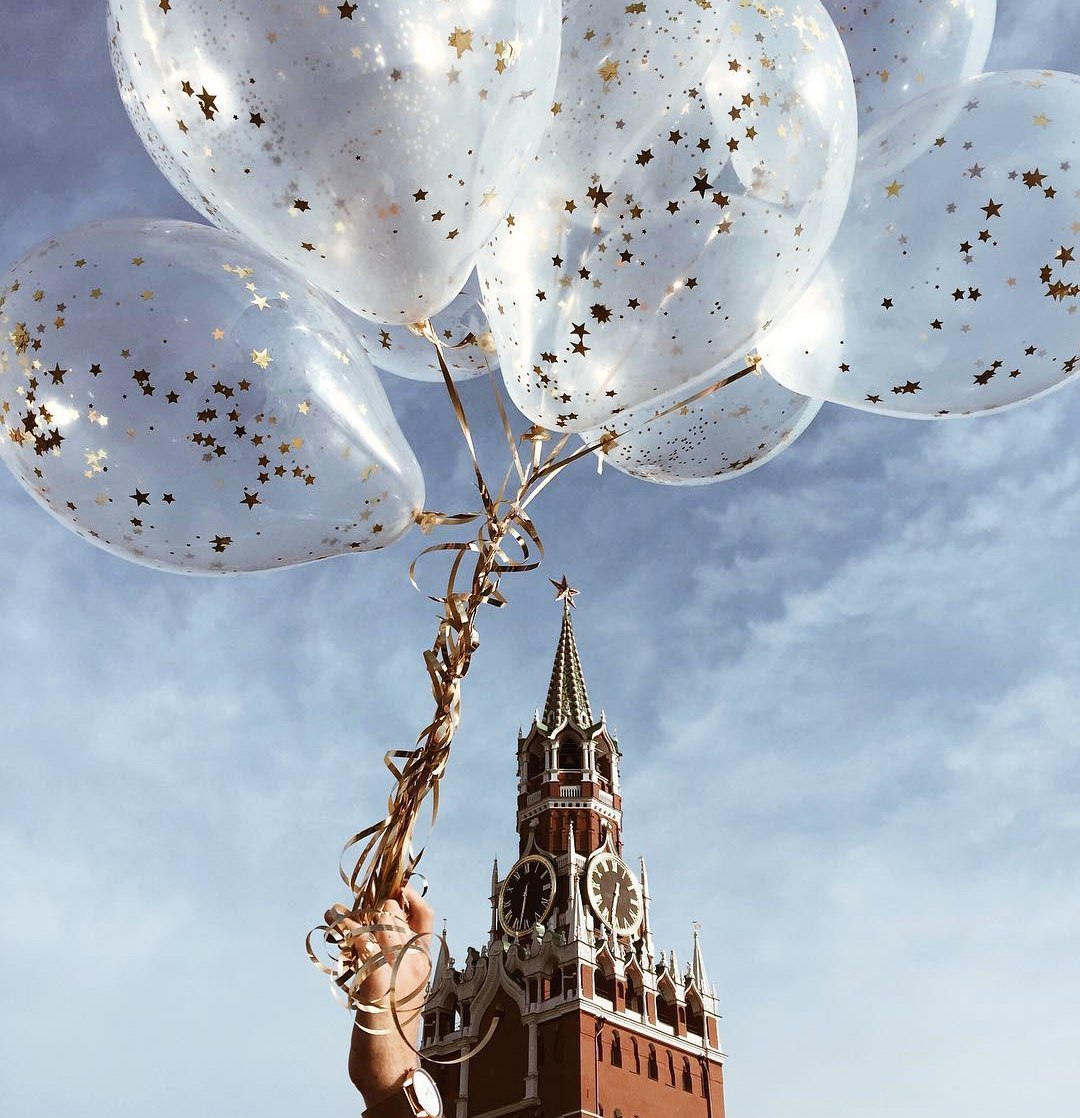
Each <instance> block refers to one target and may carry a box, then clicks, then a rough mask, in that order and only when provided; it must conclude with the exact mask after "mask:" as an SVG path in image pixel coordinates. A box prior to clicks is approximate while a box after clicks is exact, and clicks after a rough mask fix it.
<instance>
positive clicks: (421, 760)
mask: <svg viewBox="0 0 1080 1118" xmlns="http://www.w3.org/2000/svg"><path fill="white" fill-rule="evenodd" d="M410 329H412V330H413V331H414V333H417V334H419V335H420V336H422V337H425V338H427V340H428V341H430V342H431V344H432V345H433V346H434V348H435V353H436V356H437V358H438V362H439V368H440V370H441V372H442V376H443V382H444V383H445V386H446V390H447V394H448V395H449V398H450V403H451V406H452V408H453V410H454V415H455V417H456V418H457V422H458V427H459V429H460V431H461V434H462V437H463V438H464V441H465V446H466V448H467V450H468V453H469V457H470V460H471V462H472V467H473V475H474V482H475V485H476V490H477V493H478V494H479V497H480V502H481V505H482V506H483V507H482V509H481V510H480V511H478V512H471V513H441V512H433V511H424V512H420V513H417V514H416V517H415V520H416V522H417V524H418V525H419V527H420V530H421V531H422V532H424V533H425V534H428V533H430V532H432V531H433V530H434V529H435V528H440V527H457V526H462V525H466V524H476V525H477V529H476V533H475V535H474V536H473V537H472V538H471V539H469V540H464V541H456V542H448V543H437V544H432V545H431V546H430V547H426V548H424V550H423V551H421V552H420V554H419V555H418V556H417V557H416V559H415V560H414V561H413V562H412V564H411V565H410V567H409V580H410V582H411V583H412V584H413V586H414V587H415V588H416V589H417V590H420V586H419V583H418V582H417V568H418V565H419V563H420V561H421V560H422V559H424V558H425V557H429V556H433V555H438V554H443V553H445V555H446V557H448V558H449V559H450V569H449V574H448V577H447V580H446V585H445V591H444V592H443V593H442V594H439V595H431V594H429V595H428V597H429V598H430V600H431V601H433V602H435V603H436V604H437V605H439V606H440V607H441V610H442V615H441V617H440V619H439V627H438V631H437V633H436V636H435V640H434V642H433V643H432V646H431V648H429V649H428V650H427V651H426V652H425V653H424V663H425V666H426V667H427V672H428V678H429V681H430V683H431V693H432V697H433V698H434V700H435V713H434V716H433V717H432V720H431V722H429V723H428V725H427V726H425V727H424V729H423V730H422V731H421V732H420V734H419V735H418V736H417V739H416V748H415V749H411V750H391V751H389V752H387V753H386V754H385V756H384V758H383V761H384V764H385V765H386V767H387V769H388V770H389V771H390V774H391V775H392V776H393V778H394V787H393V789H392V791H391V793H390V795H389V797H388V799H387V807H386V814H385V815H384V816H383V818H382V819H381V820H379V822H377V823H374V824H372V825H371V826H370V827H367V828H365V829H364V830H362V831H360V832H358V833H357V834H355V835H353V836H352V837H351V838H350V839H349V840H348V842H346V843H345V846H344V847H343V849H342V852H341V861H340V863H339V874H340V877H341V880H342V882H343V883H344V884H345V885H346V886H347V887H348V889H349V891H350V893H351V894H352V898H353V904H352V906H351V907H348V908H346V907H345V906H344V905H341V904H335V905H333V906H332V907H331V908H330V909H329V910H328V911H327V913H326V922H325V923H324V924H320V925H319V926H318V927H316V928H314V929H312V931H311V932H309V933H308V936H307V941H306V946H307V953H308V957H309V959H310V960H311V962H312V963H313V964H314V965H315V966H316V967H318V968H319V970H321V971H322V972H323V973H324V974H326V975H327V976H328V977H329V978H330V979H331V981H332V984H333V989H334V993H335V996H337V997H338V999H339V1000H344V1004H345V1005H346V1006H347V1007H348V1008H349V1009H351V1010H353V1011H354V1012H355V1014H356V1027H357V1028H360V1029H363V1030H364V1031H365V1032H371V1033H374V1034H379V1035H385V1034H388V1033H389V1032H390V1030H389V1029H373V1028H371V1027H370V1026H367V1025H365V1024H363V1023H362V1017H363V1016H369V1015H373V1014H376V1013H381V1012H384V1011H385V1009H386V1006H383V1005H379V1004H376V1003H371V1002H367V1001H365V1000H364V998H363V997H362V996H361V995H360V993H359V991H360V990H361V989H362V988H363V986H364V984H365V982H366V980H367V979H368V978H369V977H370V976H371V975H372V974H374V973H375V972H376V971H377V970H378V969H379V968H380V967H383V966H387V965H389V966H390V967H391V975H390V982H389V1009H390V1013H391V1018H392V1021H393V1026H394V1029H395V1030H396V1031H397V1032H398V1034H399V1035H400V1036H401V1038H402V1040H403V1041H404V1042H405V1043H406V1044H408V1046H409V1047H410V1048H411V1049H412V1050H413V1051H414V1052H416V1053H417V1054H418V1055H419V1052H418V1051H417V1049H416V1048H415V1046H414V1045H413V1044H412V1042H411V1041H410V1040H409V1038H408V1036H406V1034H405V1032H404V1028H403V1025H402V1021H401V1016H400V1010H401V1006H402V1004H407V1003H410V1002H411V1001H412V1000H413V998H415V997H416V996H417V995H418V994H419V993H420V992H421V989H422V987H420V988H418V989H416V990H414V991H411V992H410V993H409V994H408V995H405V996H402V995H401V994H399V992H398V991H397V978H398V973H399V968H400V966H401V961H402V959H403V958H404V957H405V954H406V953H407V952H408V951H414V950H422V948H421V947H420V946H419V941H420V940H422V939H424V938H426V935H427V933H424V934H418V935H415V936H413V937H412V938H411V939H410V940H409V941H408V942H407V943H406V944H405V945H404V946H402V947H401V949H400V950H398V952H397V954H396V957H395V958H394V959H390V958H388V957H387V955H386V953H385V952H384V951H383V950H382V949H381V948H379V947H378V946H377V944H376V943H375V940H374V935H375V933H377V932H384V931H387V930H391V926H388V925H385V924H381V923H379V922H378V920H377V919H376V917H377V915H378V913H379V912H380V911H381V910H382V908H383V906H384V904H385V903H386V901H387V900H389V899H391V898H397V897H400V896H401V894H402V890H403V888H404V885H405V882H406V881H407V880H408V879H409V877H410V876H411V875H412V874H414V873H415V872H416V867H417V865H418V864H419V862H420V860H421V858H422V857H423V854H424V850H423V849H421V850H419V851H416V850H414V848H413V844H412V840H413V833H414V830H415V827H416V822H417V820H418V819H419V818H420V815H421V812H422V811H423V809H424V805H425V804H426V802H427V801H428V799H429V797H430V800H431V822H430V827H431V828H434V826H435V822H436V820H437V819H438V815H439V784H440V782H441V780H442V778H443V776H444V775H445V773H446V766H447V764H448V763H449V759H450V748H451V743H452V742H453V739H454V734H455V733H456V731H457V728H458V726H459V725H460V722H461V685H462V680H463V679H464V678H465V675H466V673H467V672H468V670H469V665H470V663H471V661H472V656H473V653H474V652H475V651H476V649H477V647H478V646H479V643H480V638H479V634H478V632H477V627H476V617H477V613H478V611H479V609H480V607H481V606H483V605H490V606H495V607H501V606H504V605H505V604H506V598H505V597H504V595H503V593H502V591H501V589H500V582H501V579H502V577H503V575H507V574H517V573H519V572H522V571H531V570H535V569H536V568H537V567H538V566H539V565H540V562H541V560H542V558H543V554H544V546H543V543H542V542H541V540H540V535H539V532H538V531H537V528H536V525H535V524H534V523H533V521H532V519H531V518H530V516H529V514H528V512H527V509H528V506H529V505H530V504H531V503H532V501H534V500H535V499H536V497H538V496H539V495H540V493H541V492H543V490H544V489H545V488H547V486H548V485H549V484H550V483H551V482H552V481H554V480H555V478H556V477H558V476H559V474H561V473H562V472H563V470H565V469H566V468H567V467H568V466H570V465H572V464H573V463H574V462H577V461H578V460H579V459H581V458H584V457H586V456H587V455H590V454H594V453H597V452H599V453H601V454H607V453H609V452H610V450H611V448H612V447H613V446H614V445H615V444H616V443H617V442H618V441H619V439H620V438H622V437H624V436H625V435H626V434H628V433H630V432H629V431H626V432H623V433H622V434H617V433H615V432H614V431H605V432H604V433H603V435H602V436H601V437H600V438H599V439H598V440H597V441H596V442H593V443H590V444H588V445H586V446H584V447H582V448H581V449H578V450H576V451H573V452H572V453H570V454H564V451H565V450H566V447H567V444H568V442H569V440H570V436H569V435H563V436H561V437H559V438H558V439H557V440H556V441H555V443H554V445H553V446H552V447H551V448H550V449H549V450H547V452H546V453H545V450H544V448H545V444H546V443H548V442H550V441H551V438H552V436H551V434H550V433H549V432H548V431H546V430H544V429H543V428H542V427H537V426H533V427H532V428H530V429H529V430H528V431H527V432H525V434H524V435H522V436H521V439H520V441H521V442H522V443H531V453H530V455H529V456H528V461H527V462H523V461H522V456H521V455H520V454H519V452H518V441H519V440H518V439H517V438H515V435H514V432H513V430H512V427H511V424H510V420H509V417H508V415H507V411H506V407H505V405H504V402H503V398H502V394H501V393H500V391H499V388H498V383H497V381H496V379H495V377H494V375H492V377H491V384H492V389H493V391H494V393H495V400H496V404H497V407H498V412H499V417H500V422H501V424H502V427H503V432H504V435H505V437H506V442H507V445H508V447H509V450H510V459H511V462H510V466H509V468H508V470H507V474H506V477H505V479H504V481H503V483H502V485H501V486H500V488H499V490H498V492H497V494H496V495H494V496H493V495H492V492H491V488H490V486H489V485H488V483H487V481H486V479H485V476H484V472H483V470H482V468H481V466H480V461H479V458H478V456H477V453H476V446H475V443H474V440H473V436H472V430H471V428H470V426H469V420H468V416H467V415H466V412H465V407H464V405H463V404H462V401H461V397H460V394H459V393H458V389H457V385H456V384H455V383H454V379H453V377H452V376H451V374H450V369H449V367H448V366H447V363H446V358H445V357H444V356H443V348H444V347H443V345H442V343H441V342H440V341H439V339H438V337H437V336H436V334H435V332H434V330H433V329H432V327H431V324H430V322H423V323H418V324H416V325H415V326H413V327H410ZM470 337H471V335H470ZM466 344H469V338H466V339H465V340H464V341H462V342H459V343H458V345H457V346H455V347H450V348H459V347H460V346H462V345H466ZM747 360H748V364H747V366H746V367H745V368H743V369H741V370H740V371H738V372H736V373H732V374H730V375H729V376H727V377H723V378H721V379H720V380H717V381H714V382H713V383H711V384H709V385H708V386H707V387H705V388H703V389H701V390H700V391H698V392H695V393H694V394H693V395H691V396H688V397H687V398H686V399H683V400H679V401H678V402H677V403H675V404H672V405H671V406H670V407H668V408H666V409H664V410H663V411H660V412H658V413H656V414H655V415H653V416H651V417H650V419H649V420H648V421H647V422H652V421H653V420H655V419H661V418H663V417H664V416H666V415H670V414H671V413H672V412H674V411H677V410H679V409H680V408H683V407H686V406H688V405H690V404H693V403H695V402H697V401H698V400H701V399H704V398H705V397H706V396H709V395H711V394H712V393H714V392H717V391H720V390H721V389H723V388H725V387H727V386H728V385H730V384H733V383H735V382H736V381H738V380H740V379H741V378H742V377H745V376H748V375H750V374H759V370H758V365H759V364H760V358H757V357H756V356H755V357H750V358H748V359H747ZM635 430H636V428H635ZM515 475H516V477H517V482H518V484H517V486H516V488H515V489H514V491H513V496H512V497H510V496H508V493H509V492H510V488H511V480H512V479H513V478H514V476H515ZM467 560H471V561H472V569H471V572H469V574H468V578H467V581H466V571H467V570H468V567H467ZM347 857H348V858H350V859H351V861H352V865H351V868H346V861H345V860H346V858H347ZM399 930H400V929H399ZM319 935H321V936H322V938H323V939H324V941H325V942H326V944H327V945H328V948H329V951H330V961H329V962H324V961H323V960H322V959H321V958H320V957H319V954H318V952H317V951H316V950H315V947H314V940H315V937H316V936H319ZM434 938H436V939H438V940H440V941H441V942H442V943H443V945H444V946H445V947H446V949H447V953H448V954H449V948H448V946H447V945H446V941H445V938H444V937H443V936H435V937H434ZM373 947H374V950H373V949H372V948H373ZM425 985H426V983H425ZM422 1012H423V1005H422V1004H421V1006H420V1007H419V1008H418V1009H417V1010H416V1012H415V1013H414V1014H413V1015H412V1016H411V1017H410V1018H409V1019H408V1021H406V1022H405V1024H406V1025H407V1024H410V1023H411V1022H412V1021H415V1020H416V1017H417V1015H418V1014H420V1013H422ZM499 1019H500V1015H498V1014H496V1015H495V1016H494V1018H493V1019H492V1022H491V1024H490V1026H489V1028H488V1029H487V1031H486V1033H485V1035H484V1037H483V1038H482V1039H481V1040H480V1041H479V1043H478V1044H477V1045H475V1046H474V1047H473V1048H471V1049H470V1050H469V1051H468V1052H467V1053H466V1054H465V1055H463V1056H461V1057H460V1058H456V1059H452V1060H433V1061H431V1062H434V1063H445V1064H455V1063H462V1062H464V1061H465V1060H468V1059H471V1058H472V1057H473V1056H475V1055H476V1054H477V1053H478V1052H479V1051H480V1050H481V1049H482V1048H484V1047H485V1046H486V1045H487V1043H488V1041H489V1040H490V1039H491V1037H492V1035H493V1034H494V1032H495V1029H496V1028H497V1026H498V1023H499ZM424 1059H428V1060H430V1059H431V1058H430V1057H428V1056H425V1057H424Z"/></svg>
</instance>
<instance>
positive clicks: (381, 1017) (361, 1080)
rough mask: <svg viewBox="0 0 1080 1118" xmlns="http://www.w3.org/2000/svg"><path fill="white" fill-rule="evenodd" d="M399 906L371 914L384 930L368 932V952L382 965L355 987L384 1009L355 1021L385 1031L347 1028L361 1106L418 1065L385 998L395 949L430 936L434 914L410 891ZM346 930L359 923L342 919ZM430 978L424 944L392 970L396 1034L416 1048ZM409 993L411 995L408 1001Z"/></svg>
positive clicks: (391, 903) (351, 1071)
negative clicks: (381, 960) (378, 956)
mask: <svg viewBox="0 0 1080 1118" xmlns="http://www.w3.org/2000/svg"><path fill="white" fill-rule="evenodd" d="M402 901H403V902H404V904H402V903H400V902H398V901H387V903H386V904H385V905H384V906H383V908H382V910H381V911H380V912H379V913H378V914H377V917H376V921H377V922H378V923H380V924H384V925H387V926H388V927H387V930H385V931H380V932H374V933H371V938H372V940H373V941H374V942H373V943H372V950H373V951H374V950H375V948H376V947H377V948H378V949H379V950H381V951H382V953H383V954H384V955H385V956H386V959H387V962H386V963H385V964H384V965H383V966H381V967H378V968H376V969H375V970H374V971H372V972H371V974H369V975H368V976H367V978H366V979H365V981H364V982H363V984H362V985H361V986H360V987H358V988H357V990H356V993H357V995H358V996H359V997H360V998H361V999H362V1000H363V1001H365V1002H367V1003H369V1004H372V1005H384V1006H386V1008H385V1009H384V1010H383V1011H382V1012H381V1013H361V1012H357V1015H356V1019H357V1021H358V1022H359V1023H360V1024H362V1025H364V1026H365V1028H368V1029H385V1030H388V1031H387V1032H386V1033H384V1034H382V1035H378V1036H373V1035H372V1034H371V1033H369V1032H365V1031H364V1029H361V1028H359V1027H355V1026H354V1028H353V1031H352V1045H351V1047H350V1049H349V1078H350V1079H351V1080H352V1082H353V1086H355V1087H356V1089H357V1090H358V1091H359V1092H360V1093H361V1094H362V1095H363V1096H364V1103H365V1105H367V1106H369V1107H370V1106H373V1105H374V1104H375V1103H376V1102H378V1101H379V1100H380V1099H382V1098H384V1097H386V1096H387V1095H390V1094H391V1093H393V1091H394V1090H396V1089H397V1088H398V1087H400V1086H401V1084H402V1083H403V1082H404V1080H405V1078H406V1076H407V1075H408V1073H409V1072H410V1071H412V1070H413V1069H414V1068H415V1067H416V1066H417V1065H418V1064H419V1059H418V1057H417V1055H416V1053H415V1052H414V1051H413V1050H412V1049H411V1048H410V1047H409V1046H408V1045H407V1044H406V1043H405V1041H404V1040H402V1038H401V1036H400V1034H399V1033H398V1031H397V1029H396V1028H395V1026H394V1018H393V1014H391V1012H390V1009H389V999H388V997H387V995H388V993H389V990H390V977H391V974H392V968H393V964H394V960H395V959H396V958H397V956H398V954H399V952H400V951H401V948H402V947H403V946H404V945H405V944H407V943H408V942H409V940H410V939H412V938H413V936H416V935H423V936H427V935H430V934H431V930H432V927H433V926H434V913H433V912H432V910H431V907H430V906H429V905H428V904H426V903H425V902H424V901H423V900H422V899H421V897H420V894H419V893H417V892H416V891H415V890H413V889H409V888H406V889H405V892H404V894H403V897H402ZM345 923H346V926H348V927H350V930H355V931H357V932H359V930H360V928H361V927H362V925H360V924H359V923H357V922H356V921H346V922H345ZM430 974H431V960H430V957H429V954H428V941H426V940H418V941H417V942H416V943H414V944H413V946H412V948H411V950H409V951H408V952H407V953H406V954H405V957H404V958H403V959H402V960H401V965H400V966H399V967H398V970H397V1002H396V1005H397V1011H398V1021H399V1022H400V1024H401V1028H402V1031H403V1032H404V1033H405V1035H406V1036H408V1037H409V1038H410V1039H411V1040H413V1041H414V1043H417V1045H418V1044H419V1038H420V1024H421V1022H420V1009H421V1007H422V1006H423V1004H424V998H425V996H426V987H427V981H428V978H429V977H430ZM409 994H412V995H413V996H412V997H411V998H409V997H408V995H409Z"/></svg>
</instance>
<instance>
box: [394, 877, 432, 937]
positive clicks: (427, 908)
mask: <svg viewBox="0 0 1080 1118" xmlns="http://www.w3.org/2000/svg"><path fill="white" fill-rule="evenodd" d="M402 897H403V899H404V901H405V912H406V914H407V918H408V922H409V927H410V928H412V930H413V932H414V933H415V934H416V935H419V936H428V935H431V932H432V929H433V928H434V927H435V911H434V910H433V909H432V907H431V905H429V904H428V903H427V901H425V900H424V898H423V897H421V896H420V894H419V893H418V892H417V891H416V890H415V889H413V888H412V887H411V886H408V885H406V886H405V891H404V893H403V894H402Z"/></svg>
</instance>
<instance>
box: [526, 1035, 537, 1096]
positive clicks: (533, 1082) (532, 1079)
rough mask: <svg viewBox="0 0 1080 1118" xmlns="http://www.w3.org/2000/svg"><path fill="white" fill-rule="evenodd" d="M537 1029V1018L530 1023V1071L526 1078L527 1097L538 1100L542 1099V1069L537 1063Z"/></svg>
mask: <svg viewBox="0 0 1080 1118" xmlns="http://www.w3.org/2000/svg"><path fill="white" fill-rule="evenodd" d="M536 1048H537V1028H536V1018H535V1017H534V1018H533V1019H532V1020H531V1021H530V1022H529V1071H528V1074H527V1075H526V1077H525V1097H526V1098H527V1099H538V1098H539V1097H540V1069H539V1066H538V1063H537V1053H536Z"/></svg>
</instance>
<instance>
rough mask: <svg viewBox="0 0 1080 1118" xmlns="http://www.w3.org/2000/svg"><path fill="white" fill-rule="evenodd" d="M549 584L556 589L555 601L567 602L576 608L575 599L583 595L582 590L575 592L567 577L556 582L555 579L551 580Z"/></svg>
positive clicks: (564, 576)
mask: <svg viewBox="0 0 1080 1118" xmlns="http://www.w3.org/2000/svg"><path fill="white" fill-rule="evenodd" d="M548 582H550V583H551V585H552V586H554V587H555V601H557V602H566V603H567V604H568V605H569V606H571V607H574V606H575V605H576V603H575V602H574V599H575V598H576V597H577V596H578V594H580V593H581V591H580V590H575V589H574V588H573V587H572V586H571V585H570V583H569V582H567V580H566V575H563V576H562V578H561V579H560V580H559V581H558V582H556V581H555V580H554V579H553V578H549V579H548Z"/></svg>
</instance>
